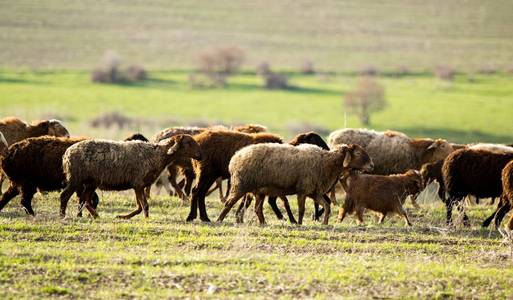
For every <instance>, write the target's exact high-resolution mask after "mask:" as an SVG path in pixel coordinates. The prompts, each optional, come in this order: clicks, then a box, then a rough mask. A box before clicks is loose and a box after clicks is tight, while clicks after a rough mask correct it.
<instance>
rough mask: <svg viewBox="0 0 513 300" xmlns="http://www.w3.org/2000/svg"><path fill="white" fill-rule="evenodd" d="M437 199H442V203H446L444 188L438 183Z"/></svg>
mask: <svg viewBox="0 0 513 300" xmlns="http://www.w3.org/2000/svg"><path fill="white" fill-rule="evenodd" d="M438 197H439V198H440V199H442V201H443V202H447V200H446V199H445V186H444V185H443V183H440V182H438Z"/></svg>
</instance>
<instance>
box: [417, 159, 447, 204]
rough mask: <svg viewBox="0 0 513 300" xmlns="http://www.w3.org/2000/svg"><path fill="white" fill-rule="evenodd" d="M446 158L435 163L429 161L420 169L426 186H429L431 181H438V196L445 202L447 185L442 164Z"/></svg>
mask: <svg viewBox="0 0 513 300" xmlns="http://www.w3.org/2000/svg"><path fill="white" fill-rule="evenodd" d="M443 165H444V160H439V161H437V162H434V163H427V164H424V165H423V166H422V168H421V169H420V174H421V175H422V180H423V182H424V186H428V185H429V184H430V183H431V182H433V181H436V183H438V197H440V199H442V201H444V202H445V200H446V199H445V185H444V176H443V174H442V166H443Z"/></svg>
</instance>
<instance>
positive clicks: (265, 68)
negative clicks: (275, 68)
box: [256, 61, 271, 76]
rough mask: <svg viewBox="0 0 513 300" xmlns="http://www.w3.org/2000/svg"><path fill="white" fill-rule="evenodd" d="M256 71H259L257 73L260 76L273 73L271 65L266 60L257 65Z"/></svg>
mask: <svg viewBox="0 0 513 300" xmlns="http://www.w3.org/2000/svg"><path fill="white" fill-rule="evenodd" d="M256 73H257V75H260V76H265V75H267V74H269V73H271V65H270V64H269V63H268V62H265V61H264V62H261V63H260V64H258V66H257V67H256Z"/></svg>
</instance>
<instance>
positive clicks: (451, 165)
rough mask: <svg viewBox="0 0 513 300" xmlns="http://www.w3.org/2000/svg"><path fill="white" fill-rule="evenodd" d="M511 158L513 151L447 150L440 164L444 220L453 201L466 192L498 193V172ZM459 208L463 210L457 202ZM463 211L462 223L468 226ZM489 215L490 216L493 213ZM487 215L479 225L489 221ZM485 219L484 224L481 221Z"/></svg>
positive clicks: (484, 195)
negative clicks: (444, 199)
mask: <svg viewBox="0 0 513 300" xmlns="http://www.w3.org/2000/svg"><path fill="white" fill-rule="evenodd" d="M512 159H513V153H494V152H490V151H485V150H473V149H461V150H457V151H455V152H453V153H451V154H450V155H449V156H448V157H447V158H446V159H445V161H444V164H443V167H442V174H443V178H444V179H443V180H444V183H445V189H446V192H447V195H448V198H447V201H446V202H445V205H446V209H447V223H448V224H451V223H452V207H453V206H454V204H457V203H460V202H461V200H462V199H463V198H464V197H466V196H468V195H472V196H475V197H478V198H493V197H500V196H501V194H502V182H501V172H502V169H503V168H504V167H505V166H506V164H507V163H508V162H509V161H510V160H512ZM460 209H461V210H463V208H462V207H461V205H460ZM463 214H464V215H463V222H464V225H466V226H468V225H469V221H468V217H467V215H466V214H465V213H464V212H463ZM491 217H492V218H493V216H491ZM489 219H490V218H489ZM489 219H487V220H486V221H485V222H484V223H483V226H487V225H488V224H489ZM490 221H491V219H490ZM487 222H488V224H485V223H487Z"/></svg>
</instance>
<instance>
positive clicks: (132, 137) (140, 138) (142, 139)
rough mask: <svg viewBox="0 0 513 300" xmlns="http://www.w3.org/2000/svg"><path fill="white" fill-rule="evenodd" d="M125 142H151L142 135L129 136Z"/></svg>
mask: <svg viewBox="0 0 513 300" xmlns="http://www.w3.org/2000/svg"><path fill="white" fill-rule="evenodd" d="M123 141H125V142H130V141H141V142H149V140H148V139H147V138H146V137H145V136H144V135H142V134H141V133H134V134H131V135H129V136H127V137H126V138H125V139H124V140H123Z"/></svg>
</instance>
